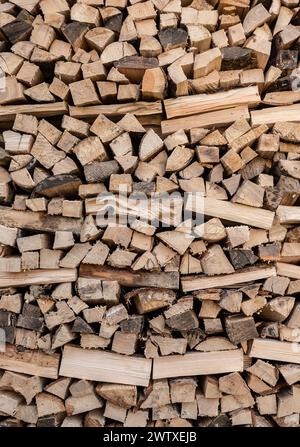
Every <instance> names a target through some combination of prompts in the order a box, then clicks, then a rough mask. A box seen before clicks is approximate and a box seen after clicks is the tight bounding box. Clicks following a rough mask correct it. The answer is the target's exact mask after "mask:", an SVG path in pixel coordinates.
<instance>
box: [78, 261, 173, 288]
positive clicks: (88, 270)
mask: <svg viewBox="0 0 300 447" xmlns="http://www.w3.org/2000/svg"><path fill="white" fill-rule="evenodd" d="M79 276H80V277H82V278H98V279H102V280H107V281H118V283H119V284H120V285H122V286H124V287H158V288H161V286H162V284H163V286H164V288H166V289H178V288H179V274H178V272H170V273H165V272H162V273H155V272H133V271H128V270H122V269H116V268H110V267H107V266H93V265H88V264H83V265H81V266H80V269H79Z"/></svg>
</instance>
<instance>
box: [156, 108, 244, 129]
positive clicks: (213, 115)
mask: <svg viewBox="0 0 300 447" xmlns="http://www.w3.org/2000/svg"><path fill="white" fill-rule="evenodd" d="M239 118H245V119H249V118H250V115H249V111H248V107H234V108H232V109H226V110H219V111H217V112H209V113H200V114H199V115H193V118H191V117H183V118H175V119H172V120H166V121H162V122H161V131H162V134H163V135H169V134H171V133H174V132H176V131H177V130H181V129H183V130H190V129H193V128H194V127H208V128H210V127H223V126H227V125H230V124H232V123H233V122H234V121H237V120H238V119H239Z"/></svg>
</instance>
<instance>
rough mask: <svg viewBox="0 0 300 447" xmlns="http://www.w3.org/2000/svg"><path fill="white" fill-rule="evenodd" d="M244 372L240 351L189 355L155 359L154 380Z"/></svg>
mask: <svg viewBox="0 0 300 447" xmlns="http://www.w3.org/2000/svg"><path fill="white" fill-rule="evenodd" d="M242 370H243V355H242V351H241V350H240V349H236V350H233V351H222V352H219V351H218V352H201V353H189V354H186V355H183V356H182V355H172V356H166V357H160V358H155V359H153V373H152V376H153V379H164V378H171V377H187V376H198V375H205V374H221V373H228V372H233V371H242Z"/></svg>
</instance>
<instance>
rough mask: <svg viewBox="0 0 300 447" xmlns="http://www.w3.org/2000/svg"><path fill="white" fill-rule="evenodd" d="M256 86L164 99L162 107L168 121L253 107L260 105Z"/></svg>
mask: <svg viewBox="0 0 300 447" xmlns="http://www.w3.org/2000/svg"><path fill="white" fill-rule="evenodd" d="M260 101H261V99H260V95H259V92H258V88H257V86H252V87H245V88H237V89H233V90H228V91H227V92H220V93H219V92H218V93H211V94H202V95H192V96H183V97H180V98H175V99H165V100H164V106H165V111H166V115H167V118H168V119H171V118H176V117H180V116H188V115H196V114H198V113H206V112H212V111H215V110H220V109H227V108H228V109H230V108H232V107H239V106H248V107H249V108H250V107H255V106H257V105H258V104H259V103H260Z"/></svg>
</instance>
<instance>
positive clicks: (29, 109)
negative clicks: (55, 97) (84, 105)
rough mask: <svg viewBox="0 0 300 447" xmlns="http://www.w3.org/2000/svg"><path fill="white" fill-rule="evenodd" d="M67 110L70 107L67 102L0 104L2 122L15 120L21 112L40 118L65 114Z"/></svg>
mask: <svg viewBox="0 0 300 447" xmlns="http://www.w3.org/2000/svg"><path fill="white" fill-rule="evenodd" d="M67 112H68V107H67V104H66V103H65V102H56V103H50V104H34V106H33V105H31V104H24V105H23V104H22V105H10V106H0V123H7V122H11V121H14V120H15V118H16V115H18V114H19V113H22V114H25V115H26V114H29V115H33V116H36V117H38V118H46V117H51V116H59V115H64V114H65V113H67Z"/></svg>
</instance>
